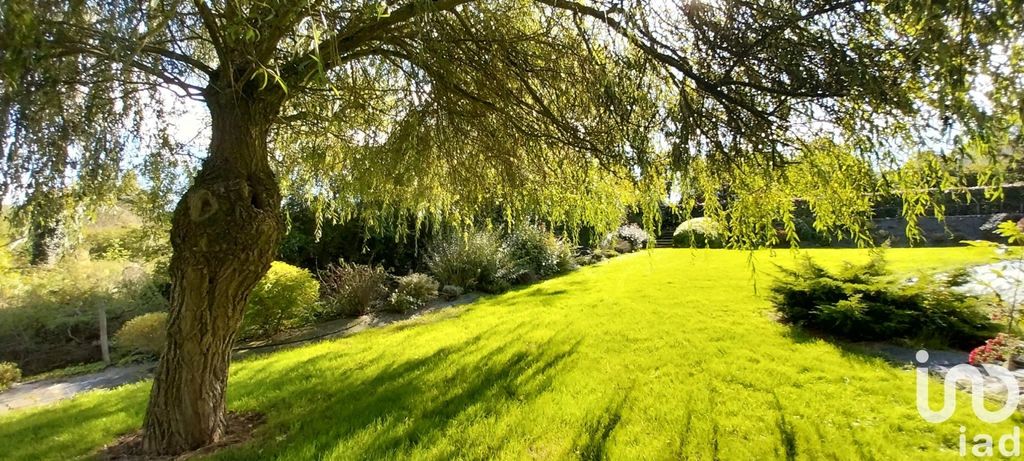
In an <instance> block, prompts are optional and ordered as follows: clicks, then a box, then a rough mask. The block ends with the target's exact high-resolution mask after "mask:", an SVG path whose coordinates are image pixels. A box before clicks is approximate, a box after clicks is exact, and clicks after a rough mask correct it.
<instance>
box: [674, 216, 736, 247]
mask: <svg viewBox="0 0 1024 461" xmlns="http://www.w3.org/2000/svg"><path fill="white" fill-rule="evenodd" d="M722 236H723V231H722V229H721V226H719V225H718V223H716V222H715V221H713V220H712V219H711V218H693V219H689V220H686V221H683V223H682V224H680V225H679V226H678V227H676V230H675V232H673V233H672V245H673V246H675V247H676V248H691V247H695V248H722V247H723V246H724V242H723V241H722Z"/></svg>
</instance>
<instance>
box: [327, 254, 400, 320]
mask: <svg viewBox="0 0 1024 461" xmlns="http://www.w3.org/2000/svg"><path fill="white" fill-rule="evenodd" d="M320 280H321V282H322V283H321V286H320V288H321V290H320V294H321V299H322V301H323V310H322V311H321V314H322V316H323V317H326V318H336V317H358V316H360V315H365V314H367V313H369V312H370V311H371V310H372V309H375V308H377V307H380V306H382V305H383V304H384V303H385V301H387V297H388V292H389V291H390V290H389V288H388V274H387V272H385V271H384V268H383V267H381V266H367V265H363V264H347V263H344V262H343V263H341V264H338V265H334V266H330V267H328V268H327V270H325V271H323V272H321V273H320Z"/></svg>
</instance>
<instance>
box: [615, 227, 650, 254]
mask: <svg viewBox="0 0 1024 461" xmlns="http://www.w3.org/2000/svg"><path fill="white" fill-rule="evenodd" d="M614 237H617V239H616V241H614V242H613V244H614V248H615V250H616V251H618V252H619V253H629V252H633V251H637V250H640V249H641V248H644V247H646V246H647V242H648V241H649V240H650V239H651V236H650V234H648V233H647V231H645V230H643V229H641V228H640V226H638V225H636V224H634V223H629V224H624V225H622V226H620V227H619V230H618V231H616V232H615V235H614ZM622 242H625V243H627V244H628V245H622ZM623 250H625V251H623Z"/></svg>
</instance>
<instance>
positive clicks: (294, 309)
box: [239, 261, 320, 339]
mask: <svg viewBox="0 0 1024 461" xmlns="http://www.w3.org/2000/svg"><path fill="white" fill-rule="evenodd" d="M319 291H320V283H319V282H317V281H316V279H315V278H313V274H310V273H309V271H307V270H305V269H302V268H299V267H295V266H292V265H290V264H287V263H283V262H280V261H275V262H274V263H273V264H271V266H270V270H269V271H267V274H266V275H264V276H263V279H262V280H260V282H259V283H258V284H256V288H255V289H253V291H252V294H250V295H249V305H248V307H247V308H246V310H245V316H244V317H243V318H242V329H241V333H240V335H239V337H240V338H241V339H266V338H269V337H271V336H274V335H275V334H277V333H280V332H281V331H283V330H285V329H287V328H294V327H297V326H301V325H304V324H306V323H309V322H310V321H311V320H312V314H313V313H314V312H315V311H316V307H317V296H318V294H319Z"/></svg>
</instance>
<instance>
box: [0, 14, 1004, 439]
mask: <svg viewBox="0 0 1024 461" xmlns="http://www.w3.org/2000/svg"><path fill="white" fill-rule="evenodd" d="M0 8H2V10H0V43H3V44H4V45H3V47H2V48H0V130H2V131H3V135H2V136H0V150H2V151H3V155H4V161H3V163H2V168H3V173H2V177H0V178H2V183H3V186H2V187H3V192H4V193H5V196H7V197H13V199H12V200H14V201H15V202H17V201H18V200H20V197H26V196H27V194H28V195H30V194H31V191H32V190H35V189H39V188H42V187H46V185H45V184H44V183H46V182H54V183H63V182H66V186H67V187H68V188H69V192H68V194H69V195H68V196H69V197H73V198H74V199H73V200H68V201H67V202H68V203H69V204H72V203H73V204H74V205H76V206H88V205H89V203H93V201H97V200H103V199H104V197H108V196H109V195H110V194H113V193H114V190H115V189H116V187H115V186H116V184H117V182H118V178H119V176H120V175H121V174H122V172H123V170H124V169H126V168H127V167H128V165H130V164H131V162H130V161H131V160H133V158H137V157H141V158H142V160H143V167H142V168H140V171H142V172H144V173H145V174H146V176H147V181H148V182H149V183H150V184H152V185H154V187H159V186H160V185H161V184H167V183H168V181H166V179H167V178H168V177H170V176H173V173H174V172H178V171H181V168H180V166H181V164H182V161H181V158H182V157H181V156H182V152H181V149H180V146H178V145H176V144H175V142H174V141H173V139H172V137H171V136H170V135H169V129H168V124H169V123H170V121H171V120H172V119H173V118H174V117H173V115H174V114H173V113H171V112H170V111H169V110H170V109H168V107H169V106H168V104H167V102H168V100H169V99H171V98H173V97H178V98H188V99H194V100H197V101H201V102H202V103H203V104H205V106H206V108H207V109H208V112H209V116H210V133H211V137H210V144H209V149H208V152H207V154H206V156H205V158H203V159H202V166H201V168H200V169H199V171H198V173H196V174H195V175H194V176H191V177H190V180H191V182H190V185H189V186H188V189H187V191H185V192H184V194H183V195H182V196H181V197H180V200H179V201H178V202H177V206H176V208H175V212H174V216H173V218H172V230H171V241H172V245H173V248H174V255H173V257H172V261H171V266H170V272H171V277H172V280H173V290H172V296H171V298H172V299H171V310H170V317H169V321H168V340H167V347H166V350H165V352H164V354H163V357H162V358H161V361H160V365H159V367H158V369H157V372H156V376H155V380H154V385H153V390H152V395H151V399H150V404H149V408H148V411H147V414H146V418H145V422H144V429H145V441H144V445H145V448H146V449H147V450H148V451H149V452H151V453H157V454H174V453H180V452H183V451H185V450H189V449H193V448H196V447H199V446H202V445H205V444H209V443H211V442H213V441H216V440H217V439H218V438H220V437H221V436H222V434H223V432H224V395H225V387H226V383H227V370H228V362H229V356H230V348H231V344H232V343H233V340H234V338H235V335H236V332H237V330H238V326H239V323H240V321H241V318H242V312H243V309H244V306H245V304H246V298H247V297H248V295H249V293H250V291H251V290H252V288H253V286H254V285H255V284H256V282H257V281H258V280H259V279H260V277H261V276H262V275H263V274H264V273H265V272H266V271H267V268H268V267H269V265H270V262H271V260H272V259H273V255H274V252H275V251H276V249H277V246H278V242H279V240H280V238H281V234H282V231H283V228H284V226H283V222H282V213H281V210H280V205H281V196H282V190H284V191H285V192H287V193H289V194H295V195H296V196H299V197H303V198H305V199H306V200H307V201H309V202H310V203H311V204H313V207H314V209H316V210H317V211H318V212H319V213H321V214H323V215H326V216H331V217H334V218H336V219H344V218H346V217H349V216H351V215H352V214H353V213H354V212H355V211H354V208H353V206H352V204H353V203H359V204H360V205H361V206H362V205H366V204H373V207H366V208H365V209H364V210H363V211H360V213H361V214H363V219H365V220H367V221H368V222H370V223H373V222H374V218H375V216H377V215H376V214H375V212H374V211H372V210H380V211H379V212H380V213H384V214H385V215H387V216H393V215H394V214H396V213H399V214H404V215H405V216H407V217H408V218H407V219H408V220H410V221H414V222H419V221H422V220H429V219H439V218H443V219H445V220H449V221H452V222H456V223H465V224H469V223H470V222H471V221H472V219H473V216H475V215H476V214H477V212H478V211H480V210H490V209H493V207H495V206H498V207H500V209H501V210H502V211H503V212H504V213H505V214H506V222H509V223H512V222H515V221H517V220H523V219H529V218H535V217H539V218H543V219H546V220H548V221H549V222H551V223H552V224H553V225H556V226H558V225H560V226H568V227H580V226H583V225H585V224H590V225H595V226H597V227H599V228H603V229H609V230H610V229H611V228H613V227H614V226H615V225H617V224H618V222H617V220H618V217H619V216H620V215H621V210H622V209H623V207H626V206H633V207H640V208H643V209H647V210H649V211H650V212H649V213H645V216H655V215H656V214H657V213H655V212H654V211H655V207H656V206H657V203H658V201H659V200H660V198H661V195H662V192H663V188H664V184H665V180H666V179H667V178H672V177H674V178H675V180H676V181H678V182H680V183H699V184H703V185H704V186H703V187H706V188H711V187H712V186H714V187H720V186H721V185H722V184H723V183H727V184H728V185H729V190H730V192H731V193H734V194H738V195H749V196H752V197H755V196H756V197H759V200H760V201H761V204H760V206H758V207H747V208H745V210H747V211H746V212H745V213H744V214H742V215H739V214H736V213H733V214H731V215H729V216H726V218H728V219H727V220H726V221H727V222H729V224H730V226H729V228H730V231H731V232H735V233H738V234H740V235H741V236H742V235H743V234H744V233H749V234H751V235H753V234H756V233H759V232H763V231H764V229H766V227H765V226H771V225H772V223H773V222H776V221H778V220H779V219H783V218H785V216H786V215H787V213H792V204H791V203H792V200H791V197H792V195H790V194H789V193H787V189H790V188H792V187H793V184H794V183H793V181H791V180H790V179H788V177H787V175H786V174H785V171H786V169H785V166H786V164H787V163H788V162H789V161H790V160H791V159H792V158H793V157H794V156H796V155H797V154H798V153H799V152H800V151H801V150H802V149H804V147H805V146H804V145H803V143H802V141H801V140H802V139H803V138H804V137H805V136H806V135H807V134H808V133H821V132H832V133H834V134H835V136H837V137H840V138H842V142H844V143H845V144H846V145H849V146H851V148H852V149H854V150H855V152H858V153H859V154H860V155H863V156H871V157H872V158H873V161H874V162H875V163H885V162H895V161H896V159H897V155H896V152H898V151H900V150H901V149H902V148H903V147H905V146H906V145H907V144H912V143H915V142H917V139H918V138H917V136H918V135H921V134H922V133H924V134H927V133H929V132H931V131H933V130H937V129H938V130H946V131H947V132H956V133H958V135H959V136H961V137H963V138H965V139H968V140H970V141H971V142H972V144H971V148H970V149H964V150H963V154H964V155H972V156H981V157H983V156H986V155H989V153H990V152H992V151H993V149H996V148H997V147H998V146H997V145H998V144H1000V143H1004V142H1005V141H1007V136H1018V135H1019V132H1020V130H1019V126H1020V120H1019V117H1018V116H1014V115H1012V114H1014V113H1016V112H1015V111H1014V110H1010V109H1011V108H1016V107H1018V104H1019V101H1020V99H1019V95H1020V84H1021V83H1020V81H1019V78H1018V77H1016V76H1017V75H1019V71H1020V70H1021V69H1020V67H1021V62H1022V60H1021V59H1020V58H1021V53H1022V51H1021V47H1020V45H1019V39H1018V38H1017V36H1016V31H1018V30H1020V27H1021V25H1022V24H1021V4H1020V2H1019V1H1015V0H993V1H990V2H985V3H979V2H973V1H967V0H953V1H950V2H930V1H924V0H902V1H891V2H872V1H867V0H847V1H841V2H835V1H825V0H798V1H793V2H775V1H763V0H759V1H741V0H726V1H721V2H700V1H684V0H669V1H653V0H625V1H623V0H616V1H610V0H609V1H583V0H579V1H573V0H531V1H527V0H499V1H482V0H477V1H472V0H405V1H401V0H393V1H391V0H389V1H356V0H351V1H335V2H323V1H319V0H287V1H285V0H264V1H259V2H254V1H248V0H156V1H151V2H132V1H123V0H114V1H107V2H100V1H95V0H79V1H72V2H66V1H62V0H14V1H8V2H4V3H3V4H2V6H0ZM996 55H998V56H996ZM980 75H985V76H987V78H989V79H991V81H992V82H993V85H992V86H993V88H994V89H998V90H999V91H1000V92H1001V93H1000V94H999V95H997V96H996V97H995V99H993V100H992V101H991V104H990V105H989V106H988V107H989V108H990V110H986V109H985V108H984V107H985V106H984V105H983V104H980V103H979V101H977V100H976V98H974V97H972V95H971V93H970V90H971V88H972V85H973V83H974V80H975V79H976V78H979V76H980ZM171 94H173V95H174V96H170V95H171ZM190 116H191V115H190ZM1015 117H1016V118H1015ZM933 121H937V122H936V126H931V127H929V126H928V124H929V123H930V122H933ZM54 126H61V127H63V128H61V129H63V130H65V131H66V133H65V134H64V135H62V136H63V138H62V140H63V141H64V143H63V145H64V146H65V147H64V148H61V147H60V145H58V144H59V143H53V142H51V141H53V139H54V138H53V133H54V128H53V127H54ZM1007 133H1009V135H1008V134H1007ZM961 144H962V145H966V143H961ZM54 146H56V147H54ZM40 179H44V181H42V183H41V181H40ZM819 179H820V178H819ZM849 184H850V187H856V185H857V184H858V183H857V182H849ZM715 185H716V186H715ZM167 190H168V192H170V191H171V190H172V188H168V189H167ZM709 190H710V189H709ZM716 190H717V189H716ZM848 192H850V191H848ZM708 196H714V195H713V194H712V195H708ZM844 196H853V194H852V193H851V194H847V195H844ZM787 203H788V204H789V205H787ZM55 211H56V210H55ZM712 211H714V210H712ZM854 219H857V218H850V217H848V216H846V217H844V216H838V217H835V218H834V219H833V218H828V219H827V220H826V221H827V222H832V223H835V224H836V225H842V224H847V223H849V221H851V220H854ZM755 240H756V239H753V238H748V239H744V238H739V239H737V241H739V242H742V241H755Z"/></svg>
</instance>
